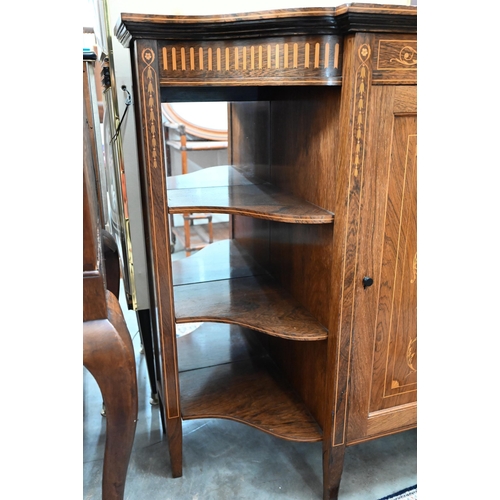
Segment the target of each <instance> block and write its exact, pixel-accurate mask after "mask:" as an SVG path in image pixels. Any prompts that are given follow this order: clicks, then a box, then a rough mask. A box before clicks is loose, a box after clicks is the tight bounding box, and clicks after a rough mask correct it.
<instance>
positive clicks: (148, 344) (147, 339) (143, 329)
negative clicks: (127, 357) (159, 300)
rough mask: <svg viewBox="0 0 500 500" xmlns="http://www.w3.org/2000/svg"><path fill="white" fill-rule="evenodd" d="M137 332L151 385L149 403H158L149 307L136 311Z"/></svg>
mask: <svg viewBox="0 0 500 500" xmlns="http://www.w3.org/2000/svg"><path fill="white" fill-rule="evenodd" d="M137 319H138V323H139V333H140V335H141V341H142V345H143V347H144V355H145V356H146V367H147V369H148V376H149V383H150V385H151V404H158V389H157V386H156V370H155V358H154V347H153V331H152V328H151V316H150V312H149V309H142V310H140V311H137Z"/></svg>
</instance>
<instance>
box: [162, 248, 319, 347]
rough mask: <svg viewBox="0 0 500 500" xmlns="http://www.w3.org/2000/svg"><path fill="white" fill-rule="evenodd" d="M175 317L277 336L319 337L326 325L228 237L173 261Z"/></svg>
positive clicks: (314, 338) (303, 339)
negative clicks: (239, 326)
mask: <svg viewBox="0 0 500 500" xmlns="http://www.w3.org/2000/svg"><path fill="white" fill-rule="evenodd" d="M172 270H173V275H174V285H175V286H174V304H175V320H176V322H178V323H191V322H202V321H213V322H222V323H232V324H238V325H241V326H244V327H248V328H252V329H254V330H258V331H261V332H264V333H267V334H269V335H273V336H275V337H281V338H285V339H290V340H302V341H318V340H324V339H326V338H327V336H328V331H327V329H326V328H325V327H324V326H323V325H322V324H321V323H319V321H318V320H317V319H316V318H315V317H314V316H313V315H312V314H310V313H309V312H308V311H307V310H306V309H304V308H303V307H302V306H301V305H300V304H299V303H298V302H297V301H295V300H294V298H293V297H292V296H291V295H290V294H289V293H288V292H286V290H284V289H283V288H281V287H280V286H279V285H278V284H277V282H276V281H275V280H274V279H273V278H272V277H271V276H270V275H268V274H267V273H266V272H265V271H264V270H263V269H262V268H261V267H260V266H258V265H257V264H255V263H254V262H253V261H252V260H250V259H249V258H248V257H246V256H245V254H244V253H243V252H241V250H240V249H239V247H238V246H237V245H236V244H235V243H234V242H233V241H232V240H226V241H224V242H218V243H216V244H213V245H210V246H208V247H206V248H204V249H202V250H200V251H199V252H198V253H197V254H196V255H195V256H193V257H186V258H185V259H181V260H179V261H175V262H173V263H172Z"/></svg>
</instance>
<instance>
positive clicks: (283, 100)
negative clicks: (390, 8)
mask: <svg viewBox="0 0 500 500" xmlns="http://www.w3.org/2000/svg"><path fill="white" fill-rule="evenodd" d="M162 99H163V100H166V101H168V102H174V101H176V100H178V101H179V100H181V101H182V100H186V101H200V100H224V101H228V102H229V104H228V124H229V126H228V129H229V130H228V132H229V149H228V165H226V166H219V167H211V168H208V169H204V170H202V171H199V172H195V173H192V174H187V175H184V176H175V177H169V178H168V180H167V181H168V184H167V191H168V192H167V199H168V211H169V213H171V214H173V213H183V212H186V211H189V212H200V213H203V212H212V213H229V214H231V240H227V241H222V242H216V243H214V244H212V245H209V246H208V247H206V248H204V249H202V250H200V251H198V252H197V253H195V254H194V255H192V256H190V257H186V258H184V259H180V260H175V261H172V263H171V264H172V283H173V297H174V309H175V321H176V323H177V324H180V323H190V322H192V323H196V322H199V323H201V326H199V327H198V328H196V329H195V330H194V331H193V332H192V333H190V334H188V335H185V336H181V337H178V338H177V355H178V365H179V384H180V394H181V409H182V416H183V418H184V419H188V418H208V417H220V418H230V419H234V420H237V421H240V422H244V423H246V424H248V425H252V426H254V427H257V428H259V429H261V430H263V431H265V432H268V433H271V434H273V435H277V436H279V437H283V438H285V439H290V440H297V441H319V440H321V438H322V428H323V424H324V418H325V413H326V408H325V402H326V397H325V372H326V362H327V347H326V342H327V337H328V326H329V322H330V314H331V312H330V307H331V296H330V291H331V289H332V283H331V277H332V258H331V255H332V251H331V248H332V244H333V238H334V233H333V229H334V213H333V207H334V203H335V164H336V159H335V144H336V142H337V140H338V137H337V135H338V113H339V105H340V87H319V86H318V87H286V88H283V87H281V88H280V87H278V88H277V87H261V88H249V87H231V88H226V89H224V88H207V89H198V88H196V89H195V88H193V89H189V88H172V89H171V88H162Z"/></svg>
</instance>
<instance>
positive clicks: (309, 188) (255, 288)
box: [116, 4, 417, 500]
mask: <svg viewBox="0 0 500 500" xmlns="http://www.w3.org/2000/svg"><path fill="white" fill-rule="evenodd" d="M416 21H417V16H416V8H414V7H407V6H394V5H371V4H348V5H343V6H338V7H335V8H319V9H314V8H310V9H308V8H306V9H286V10H275V11H265V12H260V13H245V14H233V15H223V16H217V15H215V16H150V15H142V14H123V15H122V18H121V20H120V21H119V23H118V25H117V28H116V33H117V36H118V38H119V39H120V40H121V42H122V43H123V44H124V45H125V46H128V45H129V43H130V42H131V41H133V43H131V47H132V51H131V52H132V67H133V71H134V73H135V79H136V82H137V85H136V87H137V90H136V95H135V98H136V99H135V101H136V103H137V106H138V109H139V110H140V113H138V115H139V114H140V116H141V118H140V120H139V122H138V130H140V131H141V132H140V139H141V141H140V142H141V154H142V164H141V169H142V170H143V173H142V177H141V180H142V184H143V186H144V192H145V199H144V202H145V203H144V206H145V207H147V219H148V231H147V234H148V239H149V240H148V241H149V242H150V243H149V244H148V246H149V248H150V249H151V259H150V271H151V279H152V282H154V283H155V287H154V290H153V292H154V293H152V294H151V295H152V297H153V301H154V303H155V306H156V307H157V310H156V311H155V312H156V315H155V317H157V318H158V320H159V321H158V323H159V324H158V325H155V328H156V331H157V334H158V337H159V339H160V342H159V344H158V348H159V351H161V352H160V353H159V358H160V360H161V362H160V365H161V366H160V373H161V380H162V383H163V386H164V395H163V397H164V400H165V412H164V414H165V417H166V420H167V422H168V420H170V419H173V425H171V426H170V427H169V430H168V437H169V445H170V450H171V452H172V456H171V458H172V464H173V470H174V474H178V473H179V472H180V471H181V466H182V453H181V445H182V438H181V425H180V420H179V419H178V418H177V415H178V411H179V404H180V403H179V400H178V398H177V396H180V397H181V398H182V405H181V406H182V413H183V415H185V418H206V417H211V416H214V417H221V418H232V419H235V420H239V421H245V422H246V423H248V424H249V425H254V426H256V427H258V428H260V429H262V430H265V431H266V432H270V433H275V435H282V434H283V435H284V436H288V437H289V438H292V439H305V440H308V439H309V438H308V437H305V436H306V435H307V436H309V437H310V438H311V439H316V438H317V437H318V436H321V431H322V440H323V498H324V500H332V499H336V498H337V496H338V492H339V485H340V479H341V475H342V468H343V459H344V451H345V447H346V446H348V445H350V444H355V443H358V442H362V441H364V440H367V439H372V438H375V437H378V436H382V435H387V434H390V433H394V432H399V431H402V430H405V429H408V428H410V427H411V426H414V425H416V403H415V402H414V400H413V399H412V398H413V395H408V394H404V393H403V389H402V387H403V386H402V385H401V383H406V381H407V380H410V378H411V377H413V376H414V374H413V373H409V372H408V370H410V371H411V370H412V368H411V367H409V368H406V367H405V366H404V363H403V356H402V354H403V353H404V352H405V353H406V354H408V352H409V351H408V349H407V347H408V346H406V344H407V343H408V341H409V340H411V337H412V333H413V332H414V328H415V322H414V316H412V315H414V313H415V311H414V309H415V307H414V306H415V300H416V292H415V290H416V287H415V286H413V285H412V284H411V283H410V284H408V283H406V282H405V283H404V284H403V281H399V280H400V277H401V276H403V277H407V275H408V273H411V272H413V270H414V268H416V259H415V258H414V257H412V256H411V254H412V253H415V251H416V246H415V245H416V238H415V231H414V230H413V229H412V227H413V226H411V224H410V226H411V227H410V226H408V225H407V224H406V222H405V225H404V228H403V225H401V228H402V229H401V231H399V229H398V227H399V226H398V222H397V221H398V217H397V216H396V215H397V212H398V207H399V214H400V216H401V217H400V219H399V220H403V219H404V220H405V221H411V220H413V218H414V215H415V213H416V212H415V206H416V205H415V203H416V201H415V196H414V194H412V195H411V196H408V197H406V196H405V198H404V203H403V202H402V201H401V200H402V199H403V198H402V196H401V193H402V192H403V191H405V192H409V191H412V192H414V191H415V182H414V181H415V175H414V174H415V170H414V165H413V164H411V165H410V164H407V167H408V168H406V167H405V168H406V170H405V171H406V174H403V178H401V172H402V171H404V169H401V168H400V167H401V165H403V164H404V161H403V160H404V158H403V157H404V154H403V153H404V151H410V153H411V154H410V156H411V157H412V161H413V153H412V151H413V142H411V141H413V139H410V140H409V142H406V146H407V147H406V148H405V147H404V144H405V140H404V137H405V136H408V137H409V135H410V134H409V133H408V132H409V131H410V130H413V128H415V123H416V122H415V121H414V116H413V115H414V110H413V107H412V104H411V103H412V102H413V101H412V100H414V97H412V96H413V94H414V93H415V92H414V90H411V91H410V90H409V87H410V86H411V85H414V84H415V82H416V62H417V58H416V27H417V25H416ZM327 39H328V40H330V41H331V42H333V41H334V40H337V39H338V41H339V45H338V47H339V53H338V63H339V68H337V69H339V70H341V75H340V73H336V74H335V75H336V76H335V77H333V76H332V75H330V77H327V76H326V74H325V71H323V70H326V69H328V68H319V65H318V62H319V61H321V60H323V61H325V58H324V53H325V52H323V56H322V52H321V50H322V49H324V50H325V51H326V45H325V43H326V40H327ZM312 40H315V41H314V42H312ZM272 42H275V45H274V49H275V52H274V56H273V47H272ZM285 43H286V44H288V47H287V48H288V49H289V48H290V44H294V43H297V44H299V43H302V48H301V49H300V56H298V59H297V60H298V61H299V60H300V61H302V62H301V64H303V65H304V67H305V66H306V55H307V51H309V52H308V54H309V64H310V63H311V56H312V54H314V64H316V65H317V66H318V67H316V68H312V69H313V70H317V73H318V74H317V75H314V78H309V77H308V76H307V75H306V76H307V78H306V77H304V78H303V79H302V80H301V79H300V77H299V75H297V74H294V75H292V73H291V72H290V73H287V72H286V71H285V69H289V68H285V61H286V55H285V54H286V50H285ZM311 43H313V45H314V51H312V52H311V47H312V45H311ZM316 43H319V51H316ZM307 44H309V45H307ZM276 46H277V47H276ZM252 47H253V50H252ZM260 47H262V58H261V55H260ZM264 47H265V48H266V54H264ZM269 47H271V52H270V53H269ZM307 47H308V49H307ZM330 48H331V46H330ZM228 51H229V56H228ZM276 54H278V57H276ZM288 54H290V53H288ZM298 54H299V52H298ZM273 57H274V59H273ZM236 61H237V64H236ZM273 61H274V68H273V67H272V66H273ZM228 62H229V67H228ZM269 63H271V64H270V65H271V67H269ZM328 64H330V63H328ZM296 69H298V66H297V68H296ZM307 70H308V71H309V70H311V68H310V67H309V68H307ZM226 71H227V72H228V73H227V74H225V72H226ZM313 73H314V72H313ZM340 76H341V79H340ZM316 77H318V79H317V80H316V81H313V80H314V79H315V78H316ZM329 78H330V79H329ZM317 83H321V84H322V85H324V87H323V86H316V87H312V85H315V84H317ZM160 99H163V100H165V101H185V100H187V101H189V100H194V101H199V100H207V101H213V100H223V101H228V100H232V101H238V102H232V103H231V104H230V109H231V111H230V116H229V144H228V150H229V155H230V160H229V161H231V162H232V163H233V164H234V165H235V166H238V167H245V171H244V175H241V176H240V177H239V178H237V177H238V176H237V175H233V174H229V175H228V168H227V167H225V169H226V170H225V173H223V175H222V177H224V175H225V178H223V179H222V181H221V180H220V179H219V178H217V176H216V177H214V178H213V179H210V180H209V179H207V178H203V177H202V176H200V177H199V178H195V177H188V176H186V178H184V179H173V180H171V181H169V185H168V186H165V179H166V175H165V172H164V168H163V158H162V156H163V155H162V150H161V148H159V147H158V138H159V137H160V134H158V133H157V130H158V124H159V123H160V121H161V120H159V114H158V113H157V108H158V105H159V104H158V103H159V100H160ZM412 127H413V128H412ZM391 148H392V149H391ZM415 152H416V149H415ZM221 172H223V171H222V170H221ZM238 174H241V171H239V172H238ZM405 175H406V177H405ZM398 200H399V201H398ZM187 211H191V212H198V213H206V212H213V213H230V214H231V215H232V216H233V218H234V223H233V225H232V227H233V234H232V235H233V237H234V239H235V240H236V242H237V244H238V245H239V248H240V249H244V250H245V252H246V253H247V254H248V255H249V256H250V257H251V259H250V261H245V262H244V264H243V265H240V264H241V263H240V264H237V263H236V261H234V262H233V261H231V257H229V260H230V262H229V263H226V264H221V261H220V260H219V259H216V258H210V259H209V260H210V265H211V266H212V265H213V269H212V270H210V271H209V270H208V269H209V266H208V262H207V259H205V258H204V257H203V256H202V255H200V258H199V260H193V261H191V264H189V262H188V261H186V263H183V264H182V265H181V266H182V267H183V266H184V265H186V266H187V268H186V269H182V270H181V271H180V273H179V275H178V276H177V277H174V276H173V269H172V268H171V267H172V264H171V263H170V258H169V257H170V255H169V248H168V245H167V244H166V234H167V232H168V220H169V215H170V214H173V213H183V212H187ZM333 214H335V221H334V217H333ZM396 239H397V241H398V243H397V244H396V243H395V241H396ZM398 252H399V253H398ZM405 252H406V253H405ZM226 253H227V252H226ZM229 253H230V252H229ZM226 258H227V257H226ZM252 261H255V262H256V263H258V264H259V265H260V266H261V267H262V268H263V269H264V270H265V272H264V273H263V274H259V275H257V276H255V275H248V276H247V275H246V274H247V273H248V272H250V273H252V274H253V273H255V269H256V268H254V267H253V266H254V264H253V263H251V264H250V262H252ZM414 262H415V264H414ZM259 272H260V271H259ZM367 275H368V276H372V277H373V278H374V282H375V284H374V286H372V287H368V288H367V289H365V288H364V287H363V284H362V283H363V277H364V276H367ZM232 276H233V277H232ZM391 276H392V278H391ZM178 279H179V280H178ZM411 279H416V277H414V276H413V275H412V277H411ZM174 280H175V283H178V284H177V285H175V286H172V285H173V282H174ZM177 280H178V281H177ZM183 280H184V281H183ZM200 280H208V281H200ZM376 280H381V281H382V282H383V283H382V282H381V283H378V282H377V281H376ZM391 280H393V281H391ZM394 280H396V281H397V282H396V281H394ZM183 282H185V283H188V284H183V285H181V283H183ZM410 285H411V286H410ZM391 297H392V298H397V300H395V301H394V300H392V299H391ZM398 297H399V298H398ZM393 305H394V307H395V309H394V311H397V315H398V316H397V318H395V317H394V318H393V317H392V316H391V314H392V313H390V312H389V307H392V306H393ZM192 321H199V322H205V324H206V323H211V324H213V325H218V326H220V325H219V323H224V324H226V325H231V328H237V327H236V326H235V325H240V326H241V325H242V326H245V327H249V328H251V329H252V330H253V334H252V337H256V338H258V339H259V340H260V342H261V343H262V345H263V346H264V347H265V348H266V351H267V354H268V355H269V358H267V357H264V358H262V357H260V358H259V357H257V358H256V359H253V360H249V361H243V360H242V359H241V358H240V357H239V355H240V354H242V353H243V352H244V351H245V349H246V347H248V346H247V345H246V344H245V342H239V341H235V340H233V339H232V337H228V336H227V335H226V336H225V337H224V336H223V335H222V336H221V334H219V333H217V334H214V333H213V332H214V331H215V330H211V331H212V333H211V334H210V333H209V332H208V329H207V331H206V332H205V333H206V335H204V336H203V340H202V341H198V340H197V337H196V333H195V332H193V337H191V338H190V339H189V338H179V339H176V337H175V330H176V323H177V324H179V323H185V322H192ZM323 325H324V326H323ZM396 325H397V326H396ZM214 328H216V327H215V326H214ZM198 333H199V334H201V333H203V330H200V331H199V332H198ZM211 336H212V337H213V343H211V342H210V337H211ZM296 340H301V341H302V342H296ZM307 340H314V342H307ZM190 341H196V342H195V345H194V346H192V347H194V348H195V350H197V351H198V352H197V356H198V358H197V359H198V360H199V361H195V360H194V359H193V361H192V364H191V365H189V364H188V366H191V368H192V369H189V370H188V371H185V372H183V373H182V374H181V375H182V383H181V386H182V387H181V390H180V391H178V388H179V385H178V384H179V383H180V381H179V374H178V372H177V368H178V367H177V364H176V363H177V356H176V349H177V347H181V346H182V347H183V349H184V348H185V347H188V346H187V344H188V343H189V342H190ZM405 343H406V344H405ZM224 345H225V346H226V347H224ZM231 346H232V347H231ZM404 346H405V347H406V349H405V348H404ZM211 347H212V348H211ZM228 349H229V350H228ZM233 350H234V352H233ZM409 354H410V355H411V360H410V361H411V362H413V360H415V356H416V353H413V352H410V353H409ZM391 357H393V358H394V359H391V362H390V363H389V362H385V363H384V359H385V360H387V359H390V358H391ZM203 358H204V361H203ZM188 359H189V349H188V348H186V349H185V352H183V353H182V354H181V355H180V356H179V360H183V363H184V362H186V361H187V360H188ZM264 359H265V360H268V361H269V363H270V365H269V367H268V366H265V367H263V366H262V365H261V363H260V361H262V360H264ZM271 359H272V362H271ZM224 360H226V361H227V364H217V363H219V362H222V363H225V361H224ZM230 360H232V361H236V362H230ZM266 362H267V361H266ZM212 363H214V364H212ZM405 363H406V364H407V365H408V359H405ZM410 364H411V363H410ZM412 366H413V365H412ZM238 367H239V368H240V369H238ZM275 367H278V369H279V370H280V373H281V374H282V375H283V376H284V377H286V379H287V384H286V386H283V387H282V386H281V382H280V384H278V385H280V390H279V391H277V392H274V388H273V387H274V386H275V385H276V384H275V383H274V382H272V381H270V379H269V375H268V373H269V372H268V370H267V369H268V368H271V370H274V369H275ZM409 377H410V378H409ZM278 378H279V380H280V381H281V375H279V377H278ZM271 379H274V375H273V377H271ZM388 381H389V386H388ZM288 384H290V386H288ZM396 384H399V385H398V386H397V387H396ZM388 387H389V391H387V388H388ZM289 388H291V391H292V392H293V395H294V397H298V398H299V399H300V401H299V403H300V404H299V406H300V407H301V408H302V409H304V408H305V412H302V410H300V411H299V413H301V414H302V415H306V417H305V418H303V417H300V416H294V417H293V418H292V420H294V422H295V423H292V422H291V420H289V417H290V415H291V413H290V408H296V406H295V403H292V404H290V401H286V404H283V405H282V404H281V402H285V400H287V397H286V394H289V393H288V392H287V391H288V390H289ZM249 398H250V399H252V400H253V401H252V402H253V403H254V404H251V405H249V403H250V399H249ZM274 399H275V401H274ZM276 402H278V403H279V404H278V407H279V408H280V410H279V411H280V414H279V416H278V418H275V414H274V413H273V412H274V411H275V406H276V405H275V403H276ZM281 408H282V409H283V411H282V410H281ZM293 411H295V410H293ZM311 415H312V417H311ZM309 417H310V418H312V421H310V420H308V418H309ZM311 422H314V425H312V426H311ZM275 424H277V425H278V427H279V428H280V429H281V430H279V431H278V432H276V429H275V427H274V425H275ZM295 424H296V425H295ZM314 426H316V431H312V430H311V429H312V428H313V427H314ZM167 427H168V425H167ZM318 428H321V431H320V432H319V433H318ZM314 432H317V434H316V438H313V436H314Z"/></svg>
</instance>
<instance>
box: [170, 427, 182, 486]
mask: <svg viewBox="0 0 500 500" xmlns="http://www.w3.org/2000/svg"><path fill="white" fill-rule="evenodd" d="M167 436H168V449H169V451H170V463H171V466H172V477H181V476H182V420H181V418H180V417H179V418H169V419H167Z"/></svg>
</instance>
